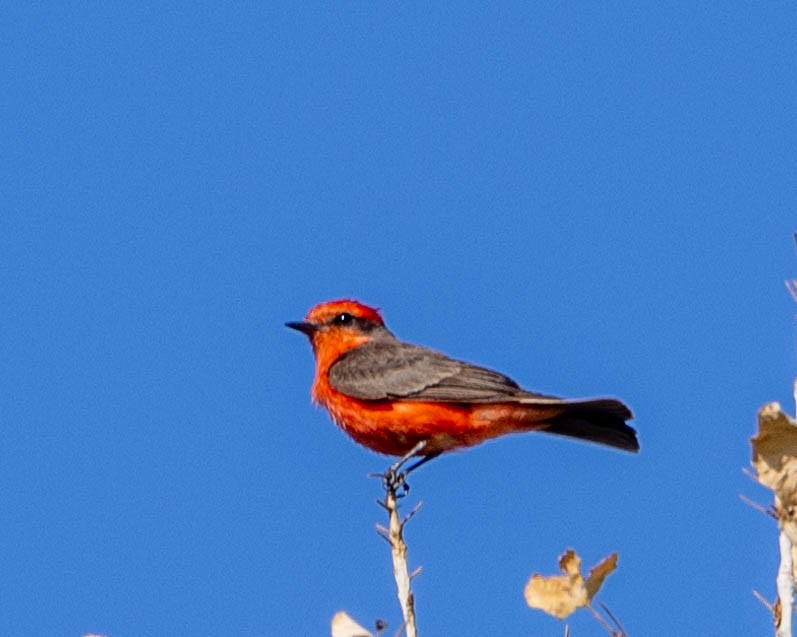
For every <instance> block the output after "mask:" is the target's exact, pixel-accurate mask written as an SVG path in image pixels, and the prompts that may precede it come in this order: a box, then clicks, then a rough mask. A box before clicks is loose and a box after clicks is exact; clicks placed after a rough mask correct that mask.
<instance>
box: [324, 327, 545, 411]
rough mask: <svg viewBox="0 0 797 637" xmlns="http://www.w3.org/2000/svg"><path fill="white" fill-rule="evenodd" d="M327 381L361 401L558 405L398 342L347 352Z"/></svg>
mask: <svg viewBox="0 0 797 637" xmlns="http://www.w3.org/2000/svg"><path fill="white" fill-rule="evenodd" d="M329 382H330V384H331V385H332V387H333V388H334V389H336V390H337V391H339V392H341V393H343V394H346V395H347V396H351V397H352V398H359V399H361V400H384V399H388V398H400V399H403V400H415V401H424V400H438V401H443V402H474V403H489V402H500V401H506V400H519V399H524V398H525V399H527V400H528V399H534V398H540V399H548V400H550V401H551V402H558V401H559V399H556V398H554V397H552V396H543V395H542V394H533V393H531V392H527V391H525V390H523V389H522V388H521V387H520V386H519V385H518V384H517V383H516V382H515V381H513V380H512V379H511V378H509V377H507V376H504V375H503V374H499V373H498V372H495V371H493V370H491V369H487V368H485V367H478V366H476V365H471V364H470V363H465V362H462V361H458V360H454V359H452V358H449V357H448V356H446V355H445V354H441V353H440V352H436V351H435V350H431V349H428V348H425V347H420V346H418V345H410V344H408V343H402V342H401V341H398V340H389V341H378V340H374V341H370V342H368V343H366V344H365V345H361V346H360V347H357V348H354V349H352V350H349V351H348V352H347V353H346V354H344V355H343V356H341V357H340V358H339V359H338V360H337V361H336V362H335V363H334V364H333V365H332V366H331V367H330V369H329Z"/></svg>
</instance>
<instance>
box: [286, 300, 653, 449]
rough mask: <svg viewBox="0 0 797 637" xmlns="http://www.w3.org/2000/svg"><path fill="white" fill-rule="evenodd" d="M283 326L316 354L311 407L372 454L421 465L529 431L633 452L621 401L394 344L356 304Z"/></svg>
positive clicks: (374, 316)
mask: <svg viewBox="0 0 797 637" xmlns="http://www.w3.org/2000/svg"><path fill="white" fill-rule="evenodd" d="M286 325H287V326H288V327H290V328H293V329H295V330H298V331H300V332H302V333H304V334H306V335H307V337H308V338H309V339H310V343H311V345H312V347H313V353H314V354H315V360H316V370H315V379H314V381H313V388H312V398H313V400H314V401H315V402H316V403H318V404H320V405H323V406H324V407H325V408H326V409H327V411H328V412H329V414H330V416H331V417H332V419H333V420H334V421H335V423H337V425H338V426H339V427H341V429H343V430H344V431H345V432H346V433H347V434H349V436H351V437H352V438H353V439H354V440H355V441H357V442H358V443H360V444H361V445H364V446H365V447H368V448H369V449H372V450H373V451H377V452H379V453H383V454H388V455H393V456H408V455H418V456H420V457H421V458H422V461H421V462H423V461H425V460H428V459H431V458H433V457H436V456H438V455H440V454H441V453H444V452H447V451H452V450H454V449H460V448H463V447H471V446H473V445H477V444H480V443H482V442H484V441H485V440H489V439H491V438H496V437H498V436H503V435H504V434H509V433H519V432H526V431H543V432H545V433H551V434H558V435H562V436H569V437H571V438H578V439H581V440H586V441H589V442H595V443H598V444H602V445H608V446H610V447H615V448H617V449H622V450H625V451H632V452H636V451H638V450H639V443H638V442H637V437H636V432H635V431H634V429H632V428H631V427H629V426H628V425H627V424H626V420H629V419H631V418H633V415H632V414H631V410H630V409H629V408H628V407H626V406H625V405H624V404H623V403H622V402H620V401H619V400H616V399H613V398H587V399H577V400H565V399H562V398H556V397H554V396H545V395H542V394H537V393H534V392H530V391H527V390H525V389H523V388H521V387H520V386H519V385H518V384H517V383H516V382H515V381H513V380H512V379H510V378H508V377H507V376H504V375H503V374H499V373H498V372H495V371H492V370H490V369H486V368H484V367H478V366H476V365H471V364H470V363H465V362H462V361H458V360H454V359H452V358H449V357H448V356H446V355H445V354H441V353H440V352H436V351H434V350H432V349H428V348H426V347H420V346H418V345H411V344H409V343H404V342H402V341H400V340H399V339H397V338H396V337H395V336H394V335H393V334H392V333H391V332H390V331H389V330H388V329H387V327H385V323H384V321H383V320H382V317H381V316H380V314H379V312H378V311H377V310H376V309H374V308H371V307H368V306H367V305H364V304H362V303H360V302H358V301H352V300H339V301H330V302H328V303H322V304H320V305H317V306H315V307H314V308H313V309H311V310H310V312H309V313H308V314H307V316H306V317H305V320H304V321H299V322H290V323H286ZM418 464H420V463H418Z"/></svg>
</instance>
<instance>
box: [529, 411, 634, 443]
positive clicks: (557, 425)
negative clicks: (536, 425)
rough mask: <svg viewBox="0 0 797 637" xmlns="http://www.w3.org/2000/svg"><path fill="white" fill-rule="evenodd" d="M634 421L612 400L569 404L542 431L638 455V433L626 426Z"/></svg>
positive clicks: (629, 414)
mask: <svg viewBox="0 0 797 637" xmlns="http://www.w3.org/2000/svg"><path fill="white" fill-rule="evenodd" d="M630 418H633V414H632V413H631V410H630V409H629V408H628V407H626V406H625V405H624V404H623V403H621V402H620V401H619V400H614V399H612V398H599V399H594V400H576V401H567V404H566V408H565V410H564V411H563V412H562V413H561V414H559V415H558V416H556V417H554V418H551V419H550V420H549V421H548V426H547V427H546V428H545V429H543V430H542V431H545V432H546V433H550V434H556V435H560V436H569V437H571V438H579V439H581V440H588V441H590V442H595V443H598V444H601V445H607V446H609V447H615V448H617V449H623V450H625V451H631V452H637V451H639V441H638V440H637V437H636V430H634V429H633V428H632V427H629V426H628V425H627V424H626V422H625V421H626V420H628V419H630Z"/></svg>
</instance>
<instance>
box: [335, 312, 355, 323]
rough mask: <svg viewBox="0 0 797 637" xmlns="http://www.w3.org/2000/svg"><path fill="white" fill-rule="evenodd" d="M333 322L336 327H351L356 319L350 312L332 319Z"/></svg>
mask: <svg viewBox="0 0 797 637" xmlns="http://www.w3.org/2000/svg"><path fill="white" fill-rule="evenodd" d="M332 322H333V323H334V324H335V325H351V324H352V323H354V317H353V316H352V315H351V314H349V313H348V312H342V313H341V314H338V315H337V316H336V317H335V318H334V319H332Z"/></svg>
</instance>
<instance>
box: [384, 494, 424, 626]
mask: <svg viewBox="0 0 797 637" xmlns="http://www.w3.org/2000/svg"><path fill="white" fill-rule="evenodd" d="M383 484H384V487H385V501H384V507H385V508H386V509H387V511H388V518H389V526H388V529H385V528H384V527H381V530H382V531H385V530H387V537H386V539H387V540H388V541H389V542H390V548H391V555H392V557H393V577H394V579H395V580H396V594H397V595H398V599H399V604H401V613H402V615H403V617H404V626H403V630H404V632H405V634H406V636H407V637H416V636H417V634H418V633H417V628H416V625H415V597H414V595H413V593H412V586H411V582H412V578H413V577H414V576H415V575H417V574H418V573H419V572H420V571H419V569H416V570H415V571H414V572H413V574H412V575H410V573H409V570H408V568H407V545H406V544H405V542H404V525H405V524H406V523H407V522H408V521H409V520H410V519H411V518H412V516H413V515H415V513H417V512H418V509H419V508H420V503H419V504H418V506H416V507H415V508H414V509H413V510H412V512H411V513H410V514H409V515H407V517H406V518H405V519H404V520H403V521H402V520H401V518H399V512H398V499H399V498H398V495H397V493H396V490H397V488H401V485H400V484H399V485H398V486H397V485H396V483H395V482H393V481H389V480H385V481H383ZM380 504H381V503H380Z"/></svg>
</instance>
